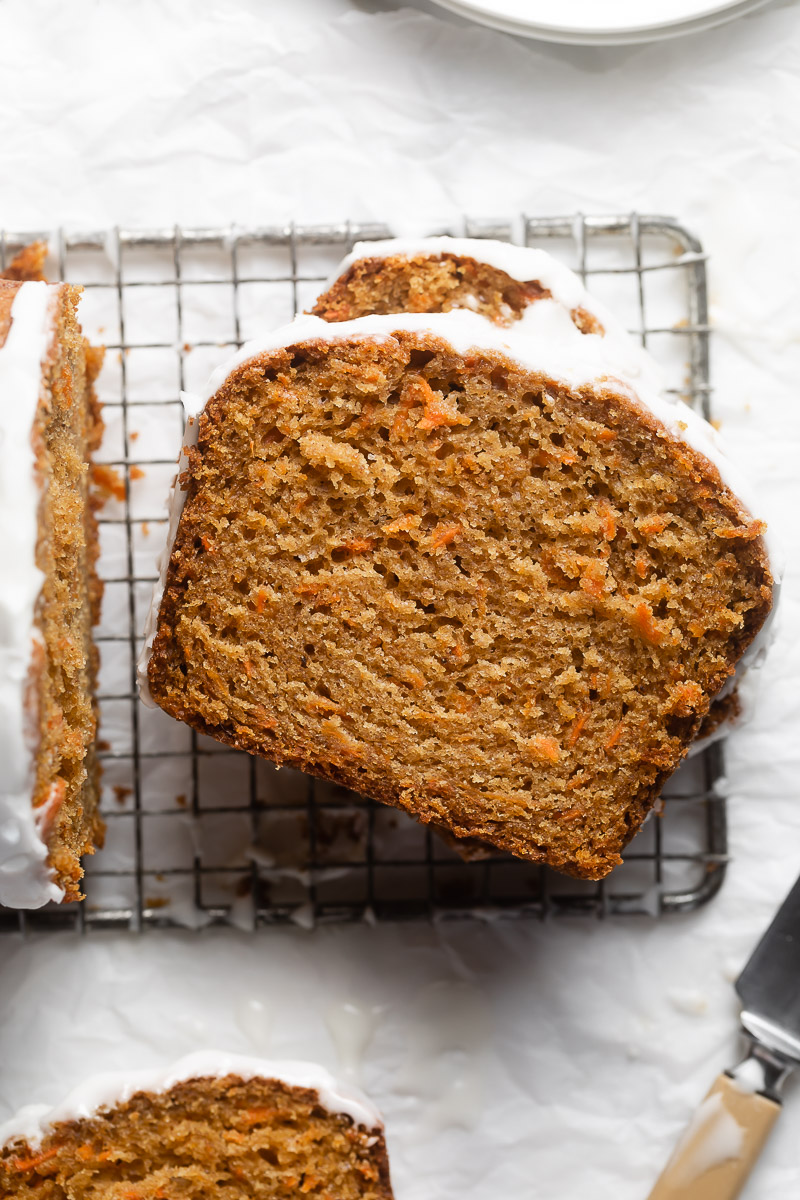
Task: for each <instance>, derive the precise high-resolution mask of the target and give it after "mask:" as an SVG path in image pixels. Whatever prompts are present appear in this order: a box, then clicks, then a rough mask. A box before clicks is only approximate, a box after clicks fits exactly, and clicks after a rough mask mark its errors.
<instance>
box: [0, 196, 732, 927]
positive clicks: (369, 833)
mask: <svg viewBox="0 0 800 1200" xmlns="http://www.w3.org/2000/svg"><path fill="white" fill-rule="evenodd" d="M429 232H431V233H445V232H450V233H462V234H464V233H465V234H466V235H467V236H473V237H498V238H504V239H509V240H520V241H524V242H525V243H526V244H528V245H544V246H546V247H547V248H548V249H551V250H552V251H553V252H554V253H555V254H557V255H559V256H560V257H562V258H565V259H566V260H567V261H568V262H569V264H570V265H571V266H573V267H574V268H575V269H576V270H578V272H579V273H580V274H581V275H582V276H583V277H584V279H587V280H589V282H590V286H591V287H592V289H593V290H594V291H595V292H599V293H600V294H601V295H602V296H604V298H606V299H608V300H609V301H610V302H611V303H613V304H614V306H615V308H616V309H617V310H618V311H620V309H621V310H622V313H623V316H624V315H626V314H627V317H628V322H629V325H630V328H631V331H632V333H633V334H634V335H635V336H637V337H638V338H640V339H641V342H642V344H643V345H645V346H647V347H648V348H649V349H650V350H651V351H652V352H653V353H654V355H655V357H656V358H658V359H660V360H661V362H662V365H664V366H665V367H666V368H667V369H669V367H670V364H671V367H672V377H671V378H670V379H669V382H670V384H671V387H670V390H672V391H675V392H676V393H678V394H680V395H681V396H682V397H683V398H684V399H686V400H687V401H688V402H689V403H691V404H693V405H696V406H697V407H698V408H699V409H700V410H701V411H702V412H703V413H704V414H705V415H706V416H709V415H710V410H709V394H710V388H709V360H708V334H709V329H708V322H707V301H706V276H705V260H704V255H703V252H702V247H701V246H700V244H699V243H698V242H697V240H696V239H695V238H694V237H693V236H692V235H691V234H689V233H688V232H687V231H686V230H685V229H683V228H682V227H681V226H680V225H679V224H678V223H676V222H675V221H673V220H671V219H668V218H663V217H656V216H639V215H636V214H633V215H631V214H626V215H623V216H613V217H588V216H583V215H578V216H575V217H568V218H532V217H525V218H522V220H521V221H520V222H514V223H512V222H497V221H492V222H487V221H481V222H475V221H467V222H465V224H464V227H463V228H462V229H460V230H455V229H437V230H431V231H429ZM391 233H392V231H391V230H390V229H388V228H386V227H383V226H378V225H368V226H367V225H361V226H356V225H351V224H342V225H326V226H303V227H301V226H296V225H287V226H280V227H268V228H259V229H240V228H231V229H225V230H223V229H193V230H189V229H159V230H148V231H144V230H139V231H134V230H122V229H120V230H114V231H113V232H111V233H108V232H103V233H89V234H87V233H64V232H59V233H58V234H56V235H52V234H49V233H48V234H41V233H36V232H25V233H10V232H7V233H4V234H2V235H0V263H2V265H3V266H5V265H6V263H7V261H8V260H9V259H10V257H11V255H12V254H13V253H15V252H16V251H17V250H18V249H19V248H21V247H22V246H23V245H25V244H28V243H29V242H30V241H32V240H35V239H36V238H37V237H44V238H45V239H46V240H48V242H49V244H50V248H51V263H50V277H51V278H62V279H67V280H70V281H73V282H78V283H81V284H83V286H84V288H85V295H84V300H83V307H82V320H83V322H84V328H85V329H86V331H87V332H88V333H89V335H90V337H93V338H94V339H97V340H100V341H103V342H104V343H105V345H106V347H107V352H106V366H105V367H104V371H103V374H102V375H101V379H100V395H101V399H102V400H103V402H104V412H105V419H106V426H107V431H106V439H105V441H104V451H103V455H102V457H103V458H104V459H105V461H106V463H107V465H108V467H109V468H110V470H111V471H113V472H116V473H117V478H118V481H119V486H118V489H116V490H117V491H118V496H117V498H116V499H111V500H109V502H108V503H107V504H106V506H105V508H104V510H103V512H102V513H101V548H102V553H101V574H102V575H103V576H104V578H105V586H106V596H105V605H104V616H103V621H102V624H101V627H100V629H99V631H98V640H99V643H100V648H101V654H102V658H103V668H102V672H101V687H100V710H101V730H100V737H101V739H102V740H101V743H100V744H101V758H102V760H103V766H104V798H103V808H104V815H105V817H106V821H107V825H108V838H107V846H106V849H104V850H103V851H102V852H101V853H99V854H98V855H97V856H96V857H94V858H92V859H90V860H88V862H87V878H86V893H87V899H86V901H85V902H84V903H82V904H78V905H67V906H60V907H59V906H55V905H50V906H47V907H46V908H44V909H42V910H39V911H37V912H31V913H14V912H11V911H9V910H4V909H2V908H0V930H6V931H12V930H19V931H22V932H23V933H25V932H28V931H32V930H37V931H38V930H55V929H65V928H66V929H79V930H86V929H96V928H127V929H132V930H139V929H146V928H159V927H160V928H170V927H173V928H175V927H190V928H195V929H197V928H204V927H206V926H208V925H209V924H213V923H217V924H219V923H229V924H232V925H235V926H238V927H240V928H256V927H258V926H263V925H269V924H279V923H286V922H291V921H294V922H296V923H298V924H300V925H304V926H310V925H312V924H314V923H316V922H347V921H359V920H367V921H375V920H383V919H388V920H402V919H426V918H427V919H431V918H433V919H457V918H462V917H468V916H473V917H482V918H485V919H495V918H513V917H522V916H536V917H544V916H548V915H551V914H553V915H558V914H590V915H595V916H600V917H602V916H619V915H634V914H647V915H650V916H659V915H661V914H664V913H670V912H678V911H687V910H691V909H694V908H697V907H699V906H700V905H701V904H703V903H705V902H706V901H708V900H709V899H710V898H711V897H712V896H713V895H714V894H715V893H716V891H717V890H718V888H719V886H720V884H721V883H722V880H723V877H724V872H725V863H726V853H727V836H726V807H725V793H724V786H725V784H724V775H723V759H722V749H721V746H720V744H719V743H717V744H715V745H712V746H710V747H708V748H707V749H706V750H705V751H703V752H701V753H698V754H697V755H695V756H694V757H693V758H691V759H690V760H688V761H687V763H685V764H684V766H683V767H682V768H681V769H680V771H679V772H677V774H676V775H675V776H674V777H673V778H672V779H671V780H670V781H669V783H668V785H667V787H666V789H665V792H664V796H663V803H662V804H661V806H660V810H659V812H658V814H657V815H656V814H654V815H653V816H652V817H651V818H650V819H649V820H648V821H647V822H646V824H645V827H644V828H643V830H642V832H641V833H640V834H639V835H638V836H637V837H636V839H635V840H634V841H633V843H632V844H631V846H630V847H629V849H628V852H627V854H626V856H625V862H624V864H623V866H622V867H620V868H618V870H617V871H615V872H614V873H613V874H612V875H611V876H610V877H609V879H607V880H605V881H603V882H601V883H588V882H584V881H576V880H572V879H567V878H564V877H562V876H558V875H556V874H554V873H552V872H550V871H548V870H547V869H545V868H542V867H539V866H536V865H533V864H530V863H524V862H520V861H517V860H513V859H511V858H509V857H507V856H503V855H498V856H496V857H493V858H490V859H485V860H482V861H477V862H463V861H461V859H460V858H459V856H458V855H457V854H455V853H454V852H453V851H452V850H451V849H450V848H449V847H448V846H446V845H445V844H444V843H443V842H442V841H440V839H439V838H438V837H437V836H436V835H435V834H433V833H431V831H430V830H427V829H425V828H424V827H422V826H420V825H418V824H416V823H415V822H413V821H412V820H410V819H409V818H407V817H406V816H405V815H404V814H402V813H399V812H396V811H395V810H392V809H387V808H385V807H383V806H381V805H376V804H373V803H372V802H370V801H368V800H365V799H364V798H363V797H360V796H356V795H354V794H353V793H350V792H347V791H346V790H345V789H343V788H339V787H337V786H335V785H332V784H328V783H324V782H321V781H319V780H313V779H311V778H309V777H306V776H303V775H300V774H299V773H297V772H294V771H288V770H284V771H280V772H278V771H276V770H275V769H274V768H272V767H271V765H270V764H268V763H265V762H262V761H260V760H256V759H255V758H251V757H249V756H247V755H246V754H243V753H240V752H238V751H232V750H229V749H227V748H226V747H223V746H221V745H219V744H217V743H215V742H213V741H211V740H210V739H208V738H205V737H203V736H201V735H197V734H195V733H194V732H193V731H190V730H189V729H187V728H186V727H184V726H182V725H179V724H178V723H177V722H174V721H172V720H171V719H170V718H168V717H166V716H165V715H164V714H163V713H160V712H157V711H156V712H153V711H152V710H149V709H146V708H144V707H143V706H142V705H141V703H140V701H139V700H138V698H137V696H136V688H135V662H136V658H137V654H138V650H139V646H140V643H141V634H142V629H143V623H144V616H145V612H146V609H147V605H148V602H149V595H150V590H151V587H152V583H153V579H154V576H155V567H154V565H153V564H154V561H155V552H156V550H157V549H158V548H159V544H163V539H164V536H165V511H164V509H163V497H164V495H165V494H166V489H167V487H168V485H169V482H170V481H171V478H172V476H173V475H174V470H175V450H176V447H177V445H178V443H179V439H180V436H181V431H182V409H181V404H180V399H179V391H180V390H181V389H184V388H187V387H192V386H199V385H200V384H201V383H202V381H203V378H204V376H205V375H206V374H207V372H208V369H209V368H210V367H211V366H214V365H216V364H217V363H218V362H220V361H222V360H223V359H224V358H225V357H226V355H227V354H228V353H230V352H231V351H232V350H233V349H234V348H235V347H238V346H240V345H241V344H242V342H243V341H244V340H246V338H247V337H248V336H250V335H252V333H253V332H255V330H256V328H257V327H258V326H259V325H262V326H263V325H264V324H265V323H267V322H270V321H272V322H274V323H278V322H280V321H283V320H288V319H290V318H291V316H292V315H294V313H296V312H298V311H301V310H302V309H303V308H304V307H306V306H307V305H308V304H309V303H310V301H311V300H312V299H313V296H314V295H315V294H316V293H317V292H318V290H319V289H320V286H321V284H322V282H323V281H324V279H325V278H326V276H327V274H328V273H329V271H330V269H331V268H332V267H333V266H334V265H335V263H336V262H337V261H338V259H339V258H340V257H341V255H342V254H343V253H345V252H346V251H347V250H349V249H350V248H351V246H352V244H353V242H354V241H356V240H369V239H372V238H376V237H387V236H391ZM515 235H516V236H515Z"/></svg>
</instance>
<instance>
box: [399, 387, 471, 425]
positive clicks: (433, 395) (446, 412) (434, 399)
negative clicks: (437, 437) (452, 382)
mask: <svg viewBox="0 0 800 1200" xmlns="http://www.w3.org/2000/svg"><path fill="white" fill-rule="evenodd" d="M405 394H406V395H409V396H410V397H413V403H416V404H421V405H422V408H423V414H422V419H421V420H420V421H419V422H418V424H417V429H419V430H422V431H423V432H424V431H426V430H429V429H438V428H439V427H440V426H442V425H471V424H472V417H467V416H464V414H463V413H460V412H459V411H458V408H457V406H456V403H455V401H453V400H451V399H450V397H449V396H441V395H440V394H439V393H438V392H434V390H433V388H432V387H431V385H430V384H429V383H428V382H427V380H425V379H423V378H422V377H421V376H417V377H416V378H415V379H409V380H408V382H407V384H406V387H405Z"/></svg>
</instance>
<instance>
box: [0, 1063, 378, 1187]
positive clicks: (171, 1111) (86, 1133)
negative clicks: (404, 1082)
mask: <svg viewBox="0 0 800 1200" xmlns="http://www.w3.org/2000/svg"><path fill="white" fill-rule="evenodd" d="M301 1194H302V1195H303V1196H304V1197H306V1196H307V1197H309V1198H310V1200H315V1198H316V1200H327V1198H330V1197H334V1196H335V1197H336V1198H337V1200H392V1188H391V1183H390V1180H389V1162H388V1157H387V1153H386V1143H385V1139H384V1132H383V1123H382V1121H381V1119H380V1116H379V1114H378V1112H377V1110H376V1109H375V1108H374V1106H373V1105H372V1104H371V1103H370V1102H369V1101H368V1100H367V1099H366V1097H365V1096H363V1095H362V1094H361V1093H360V1092H358V1091H357V1090H356V1089H355V1088H353V1087H352V1085H345V1084H342V1083H339V1082H337V1080H335V1079H334V1078H333V1077H332V1076H331V1075H330V1074H329V1072H327V1071H326V1070H325V1069H324V1068H322V1067H319V1066H316V1065H315V1064H312V1063H305V1062H266V1061H262V1060H260V1059H254V1058H248V1057H245V1056H242V1055H236V1054H222V1053H218V1052H214V1051H202V1052H199V1053H196V1054H191V1055H188V1056H187V1057H186V1058H184V1059H181V1060H180V1061H179V1062H177V1063H175V1064H174V1065H173V1066H171V1067H169V1068H168V1069H166V1070H147V1069H145V1070H138V1071H131V1072H130V1073H128V1074H108V1075H100V1076H97V1077H95V1078H93V1079H89V1080H88V1081H87V1082H86V1083H84V1084H83V1085H82V1086H80V1087H79V1088H77V1089H76V1090H75V1091H74V1092H73V1093H72V1094H71V1095H70V1096H68V1097H67V1099H66V1100H64V1101H63V1102H62V1103H61V1104H59V1105H57V1106H56V1107H55V1108H52V1109H51V1108H48V1106H47V1105H44V1106H30V1107H28V1108H26V1109H22V1110H21V1111H20V1113H18V1114H17V1116H15V1117H12V1118H11V1120H9V1121H7V1122H6V1123H5V1124H4V1125H2V1126H0V1195H2V1196H3V1197H6V1198H7V1200H12V1198H14V1200H35V1198H36V1197H41V1196H42V1195H46V1196H47V1197H49V1198H52V1200H58V1198H61V1197H71V1198H72V1200H89V1198H90V1197H91V1200H121V1198H122V1197H126V1198H127V1200H133V1197H134V1196H135V1197H136V1200H165V1198H166V1197H169V1198H172V1197H177V1196H178V1195H180V1196H181V1197H183V1198H185V1200H207V1198H208V1197H210V1196H216V1195H224V1196H225V1197H227V1198H228V1200H250V1198H251V1197H254V1196H258V1197H262V1198H263V1200H272V1198H274V1200H283V1198H284V1197H286V1196H297V1195H301Z"/></svg>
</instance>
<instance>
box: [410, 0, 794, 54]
mask: <svg viewBox="0 0 800 1200" xmlns="http://www.w3.org/2000/svg"><path fill="white" fill-rule="evenodd" d="M512 2H513V0H512ZM770 2H771V0H723V2H722V3H715V4H713V5H712V6H710V7H709V5H708V3H707V0H706V2H703V0H698V3H699V4H701V5H702V10H703V11H702V12H701V14H700V15H698V16H696V17H692V18H689V17H685V18H681V19H676V20H675V21H662V23H660V24H658V23H655V24H653V23H646V24H639V25H636V26H628V27H623V26H607V27H605V28H602V27H600V26H592V27H589V26H583V27H581V26H578V25H573V26H568V25H559V24H557V23H552V24H551V23H548V22H541V21H538V20H534V19H525V18H522V19H520V18H518V17H514V16H512V15H506V14H503V12H502V11H499V10H498V8H497V5H496V3H490V4H487V2H486V0H433V3H434V4H438V5H439V6H440V7H442V8H446V9H448V10H449V11H450V12H452V13H454V14H455V15H457V16H459V17H462V18H464V19H466V20H472V21H476V22H478V23H479V24H482V25H488V26H490V27H491V28H494V29H499V30H501V31H502V32H504V33H511V34H515V35H517V36H518V37H530V38H538V39H539V40H540V41H549V42H559V43H567V44H574V45H606V46H612V45H626V44H631V43H637V42H650V41H660V40H662V39H664V38H670V37H678V36H681V35H684V34H688V33H698V32H700V31H701V30H704V29H711V28H713V27H714V26H716V25H722V24H724V23H726V22H728V21H732V20H735V19H736V18H737V17H743V16H746V15H747V14H748V13H751V12H754V11H755V10H756V9H758V8H762V7H764V6H765V5H767V4H769V3H770ZM501 3H502V0H501ZM506 7H507V6H506ZM539 7H540V8H541V5H540V6H539ZM507 11H508V9H507Z"/></svg>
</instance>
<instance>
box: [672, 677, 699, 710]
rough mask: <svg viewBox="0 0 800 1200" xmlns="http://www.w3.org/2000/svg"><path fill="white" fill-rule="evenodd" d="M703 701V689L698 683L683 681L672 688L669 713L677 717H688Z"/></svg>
mask: <svg viewBox="0 0 800 1200" xmlns="http://www.w3.org/2000/svg"><path fill="white" fill-rule="evenodd" d="M702 700H703V689H702V688H701V687H700V685H699V683H693V682H692V681H691V680H685V681H684V682H683V683H679V684H678V685H677V686H676V687H675V688H673V690H672V693H671V694H670V712H673V713H675V714H676V716H679V717H689V716H691V715H692V713H694V712H695V711H696V709H697V708H699V706H700V704H701V703H702Z"/></svg>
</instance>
